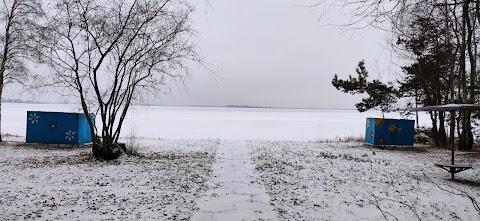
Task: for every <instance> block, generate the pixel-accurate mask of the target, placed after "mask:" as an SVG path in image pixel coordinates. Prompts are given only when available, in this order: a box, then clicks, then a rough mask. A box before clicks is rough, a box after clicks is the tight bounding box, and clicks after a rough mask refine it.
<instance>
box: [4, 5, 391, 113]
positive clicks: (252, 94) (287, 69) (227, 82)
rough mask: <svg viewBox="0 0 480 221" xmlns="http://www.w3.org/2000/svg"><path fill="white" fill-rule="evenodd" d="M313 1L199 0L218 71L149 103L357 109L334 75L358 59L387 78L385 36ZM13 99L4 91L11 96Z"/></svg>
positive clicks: (202, 73)
mask: <svg viewBox="0 0 480 221" xmlns="http://www.w3.org/2000/svg"><path fill="white" fill-rule="evenodd" d="M314 1H315V0H304V1H298V0H297V1H295V0H261V1H259V0H209V2H210V4H211V5H210V7H209V8H207V9H205V4H204V3H203V2H204V1H203V0H201V1H200V2H201V3H199V4H198V6H197V7H198V8H197V10H196V14H195V17H194V21H193V25H194V26H195V28H196V29H197V30H198V31H199V34H200V35H199V39H198V41H199V48H200V53H201V54H202V55H203V56H204V57H205V58H206V60H207V61H209V65H210V66H211V67H215V70H216V74H211V73H209V72H208V71H207V70H205V69H202V68H194V69H192V71H193V75H192V77H191V78H190V79H188V80H187V82H186V85H187V86H188V92H187V91H186V90H185V89H184V88H183V86H179V87H176V86H175V85H173V86H172V93H170V94H168V95H164V96H161V97H158V98H155V99H149V103H150V104H162V105H215V106H216V105H219V106H221V105H229V104H238V105H254V106H271V107H306V108H355V107H354V104H355V103H356V102H358V101H359V100H360V97H358V96H357V97H354V96H352V95H349V94H344V93H341V92H340V91H337V90H336V89H335V88H334V87H333V86H332V85H331V79H332V77H333V75H334V74H338V75H339V76H340V77H341V78H345V77H347V76H348V75H349V74H355V68H356V66H357V63H358V61H360V60H361V59H365V61H366V65H367V69H368V71H369V72H370V73H371V76H378V73H382V78H383V79H385V78H388V77H389V75H390V73H388V72H389V71H385V67H384V66H385V65H384V63H385V62H384V60H385V57H388V56H389V52H388V51H387V50H385V48H384V47H382V46H381V45H382V41H383V40H382V39H383V35H384V34H383V33H382V32H380V31H377V30H374V29H367V30H361V31H356V32H353V31H346V32H344V33H342V29H341V28H340V27H334V26H324V24H326V23H329V22H339V21H340V23H341V21H347V20H348V18H345V17H344V16H341V15H340V14H338V13H335V12H330V13H329V14H328V17H326V18H323V20H321V21H318V19H319V18H320V16H321V12H320V10H318V9H317V10H313V11H312V10H309V9H308V8H305V7H298V6H296V5H299V4H304V3H308V2H310V3H311V2H314ZM377 60H380V62H379V63H378V62H377ZM10 89H11V88H10ZM12 91H14V90H12ZM16 96H18V95H16V94H15V93H11V92H8V88H7V93H5V97H6V98H13V97H16ZM43 101H48V100H45V99H44V100H43Z"/></svg>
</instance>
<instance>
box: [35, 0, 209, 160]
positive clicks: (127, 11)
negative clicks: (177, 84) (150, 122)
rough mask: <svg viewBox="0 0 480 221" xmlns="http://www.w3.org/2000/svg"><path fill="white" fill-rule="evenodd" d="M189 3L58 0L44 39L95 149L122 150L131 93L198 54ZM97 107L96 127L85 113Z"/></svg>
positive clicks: (110, 153) (157, 85) (105, 155)
mask: <svg viewBox="0 0 480 221" xmlns="http://www.w3.org/2000/svg"><path fill="white" fill-rule="evenodd" d="M192 11H193V7H192V6H191V5H190V4H189V3H188V2H187V1H184V0H131V1H126V0H114V1H95V0H73V1H68V0H59V1H57V2H56V4H55V8H54V9H53V12H52V14H54V16H53V17H52V18H51V19H50V21H49V26H48V27H49V30H50V32H49V35H48V36H44V39H46V40H45V41H44V42H43V45H44V47H45V48H48V51H47V52H48V53H46V54H45V55H47V56H46V58H48V59H49V65H50V67H51V69H52V70H53V71H54V75H53V76H54V78H55V79H54V80H55V84H56V85H61V86H65V87H67V88H68V89H73V91H74V94H75V95H76V96H78V98H79V100H80V103H81V105H82V109H83V112H84V113H85V114H86V115H87V116H88V117H87V119H88V123H89V125H90V129H91V134H92V137H93V154H94V156H95V157H96V158H98V159H107V160H109V159H114V158H116V157H118V156H119V155H120V152H119V151H118V148H117V146H116V142H117V141H118V139H119V136H120V132H121V129H122V125H123V122H124V120H125V116H126V114H127V112H128V110H129V108H130V105H131V104H132V100H133V99H134V98H135V97H136V96H139V95H142V94H144V93H156V92H159V91H161V90H162V88H164V87H165V85H166V83H167V80H169V79H180V80H182V79H184V78H185V77H186V76H187V75H188V74H189V69H188V67H187V64H188V63H189V62H200V58H199V56H198V54H197V53H196V52H195V44H194V41H193V40H194V37H195V34H196V33H195V31H194V30H193V29H192V28H191V26H190V23H189V22H190V16H191V14H192ZM92 111H97V112H98V114H99V117H100V119H99V120H100V124H101V127H99V128H97V127H96V126H95V123H94V121H93V120H92V119H91V118H90V117H89V115H88V113H91V112H92Z"/></svg>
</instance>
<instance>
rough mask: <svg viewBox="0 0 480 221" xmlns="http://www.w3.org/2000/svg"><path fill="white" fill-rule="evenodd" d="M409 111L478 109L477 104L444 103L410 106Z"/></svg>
mask: <svg viewBox="0 0 480 221" xmlns="http://www.w3.org/2000/svg"><path fill="white" fill-rule="evenodd" d="M408 110H409V111H457V110H480V105H478V104H445V105H436V106H428V107H417V108H410V109H408Z"/></svg>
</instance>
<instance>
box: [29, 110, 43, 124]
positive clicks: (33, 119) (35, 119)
mask: <svg viewBox="0 0 480 221" xmlns="http://www.w3.org/2000/svg"><path fill="white" fill-rule="evenodd" d="M38 118H40V116H39V115H37V113H33V114H30V117H29V118H28V120H29V121H31V122H32V124H34V123H38Z"/></svg>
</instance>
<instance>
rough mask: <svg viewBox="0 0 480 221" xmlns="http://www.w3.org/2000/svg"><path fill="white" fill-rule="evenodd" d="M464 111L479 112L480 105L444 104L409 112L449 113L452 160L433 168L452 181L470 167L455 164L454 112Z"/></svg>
mask: <svg viewBox="0 0 480 221" xmlns="http://www.w3.org/2000/svg"><path fill="white" fill-rule="evenodd" d="M464 110H480V105H477V104H446V105H437V106H429V107H419V108H411V109H409V111H449V112H450V116H451V120H450V146H451V150H452V159H451V161H450V162H440V163H436V164H435V166H438V167H440V168H442V169H444V170H446V171H448V172H449V173H450V174H452V179H455V174H456V173H458V172H462V171H464V170H468V169H471V168H472V166H471V165H469V164H464V163H455V111H464Z"/></svg>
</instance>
